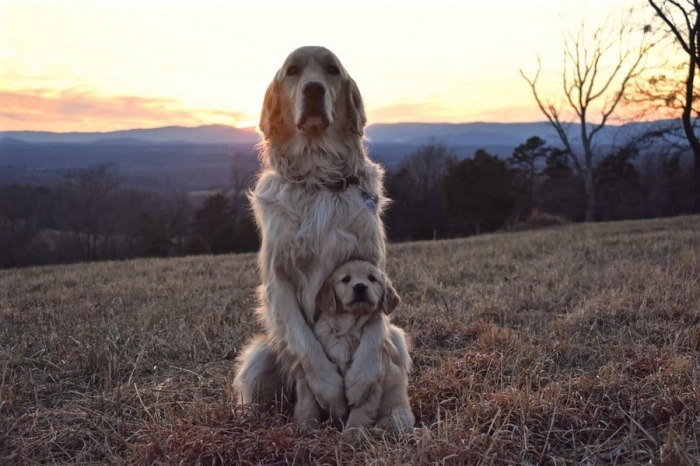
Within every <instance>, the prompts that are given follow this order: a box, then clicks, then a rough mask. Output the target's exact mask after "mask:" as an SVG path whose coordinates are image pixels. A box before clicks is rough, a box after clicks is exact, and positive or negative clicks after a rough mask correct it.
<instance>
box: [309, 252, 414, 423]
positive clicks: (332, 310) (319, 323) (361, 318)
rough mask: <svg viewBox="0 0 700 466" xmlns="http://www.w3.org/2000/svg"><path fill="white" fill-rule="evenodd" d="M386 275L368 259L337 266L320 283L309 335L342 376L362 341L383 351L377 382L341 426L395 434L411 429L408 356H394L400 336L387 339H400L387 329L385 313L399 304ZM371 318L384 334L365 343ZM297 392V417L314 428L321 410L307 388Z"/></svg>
mask: <svg viewBox="0 0 700 466" xmlns="http://www.w3.org/2000/svg"><path fill="white" fill-rule="evenodd" d="M400 301H401V300H400V298H399V295H398V294H397V293H396V290H394V287H393V286H392V285H391V282H390V281H389V279H388V277H387V276H386V275H385V274H384V273H382V272H381V271H380V270H379V269H377V268H376V267H375V266H373V265H372V264H370V263H369V262H364V261H350V262H347V263H345V264H343V265H341V266H340V267H339V268H338V269H337V270H336V271H335V272H334V273H333V274H332V275H331V276H330V277H329V278H328V280H326V282H325V283H324V285H323V286H322V287H321V290H320V291H319V293H318V295H317V296H316V307H317V311H318V313H319V314H318V318H317V320H316V325H315V326H314V334H315V335H316V337H317V338H318V341H319V342H321V345H322V346H323V348H324V349H325V351H326V354H327V355H328V358H329V359H330V360H331V361H332V362H334V363H335V364H336V365H337V366H338V368H339V369H340V373H341V374H342V375H343V376H345V375H346V374H347V373H348V371H349V369H350V367H351V366H352V365H354V364H356V362H355V361H354V360H353V357H354V355H355V352H356V351H357V349H358V348H359V347H360V345H361V344H365V345H368V346H371V347H373V348H376V350H377V351H378V352H379V353H380V354H381V355H382V365H381V371H380V373H381V376H380V380H379V382H378V383H377V384H376V385H375V386H374V387H372V388H371V390H370V392H369V394H368V396H367V398H366V399H365V400H364V401H362V402H361V403H360V404H358V405H351V406H350V415H349V417H348V419H347V422H346V424H345V428H346V430H347V431H348V432H350V430H349V429H352V428H360V429H362V428H367V427H370V426H371V425H372V424H373V423H375V422H377V423H378V425H380V426H382V427H384V428H388V429H390V430H392V431H395V432H398V431H402V430H405V429H409V428H411V427H413V423H414V418H413V413H412V412H411V408H410V406H409V402H408V371H409V367H408V366H406V365H405V364H409V365H410V358H409V357H408V355H407V354H403V355H402V354H399V351H400V349H402V348H405V347H406V346H407V345H406V343H405V339H402V341H401V343H400V345H399V346H398V348H397V346H396V345H395V344H394V341H393V340H392V335H393V336H394V337H395V338H399V337H403V334H402V333H401V331H400V330H398V329H395V328H394V329H392V326H391V324H390V323H389V316H388V314H389V313H390V312H392V311H393V310H394V309H395V308H396V306H398V304H399V302H400ZM373 320H383V321H384V328H385V332H384V334H383V335H381V338H380V339H379V340H376V341H368V340H370V339H371V338H375V337H376V335H371V334H366V333H365V332H364V329H365V327H366V326H367V324H368V323H369V322H371V321H373ZM392 330H393V331H392ZM352 383H353V381H351V380H346V381H345V389H346V390H352V388H353V387H352V386H351V384H352ZM300 388H302V390H303V391H302V392H299V393H297V394H296V395H297V407H299V409H298V412H297V418H298V420H299V421H300V422H302V423H303V424H305V425H310V426H313V425H315V424H316V423H317V422H318V420H319V419H320V418H321V409H320V406H318V403H316V399H315V398H314V396H313V394H312V393H311V392H310V391H309V390H305V389H306V387H304V386H303V385H302V386H301V387H300Z"/></svg>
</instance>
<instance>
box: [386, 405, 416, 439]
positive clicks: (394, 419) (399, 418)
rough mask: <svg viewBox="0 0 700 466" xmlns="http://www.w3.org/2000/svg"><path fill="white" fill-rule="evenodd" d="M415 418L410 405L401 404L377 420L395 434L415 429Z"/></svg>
mask: <svg viewBox="0 0 700 466" xmlns="http://www.w3.org/2000/svg"><path fill="white" fill-rule="evenodd" d="M415 422H416V421H415V418H414V417H413V413H412V412H411V408H410V407H408V406H405V407H404V406H399V407H396V408H393V409H391V410H390V411H389V412H388V413H386V414H385V415H384V416H382V417H381V419H379V421H377V425H378V426H380V427H382V428H384V429H386V430H388V431H389V432H391V433H393V434H399V433H402V432H410V431H411V430H413V426H414V424H415Z"/></svg>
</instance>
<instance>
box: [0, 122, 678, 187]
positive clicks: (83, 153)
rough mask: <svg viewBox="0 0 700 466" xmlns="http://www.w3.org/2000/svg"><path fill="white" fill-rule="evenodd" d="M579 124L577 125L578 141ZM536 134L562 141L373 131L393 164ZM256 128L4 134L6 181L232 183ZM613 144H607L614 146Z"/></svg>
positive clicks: (501, 129)
mask: <svg viewBox="0 0 700 466" xmlns="http://www.w3.org/2000/svg"><path fill="white" fill-rule="evenodd" d="M668 124H669V122H654V123H630V124H627V125H623V126H610V127H606V128H604V129H603V130H602V131H601V132H600V134H599V135H598V138H597V145H598V147H599V148H602V149H606V148H607V147H609V146H610V145H612V144H615V143H616V142H617V143H619V144H621V143H624V142H626V141H628V140H629V139H630V138H631V137H634V136H635V135H638V134H639V133H640V132H642V131H646V130H649V129H651V128H654V127H655V125H657V126H658V125H668ZM576 130H577V128H573V127H572V128H571V135H572V144H577V141H576V134H577V131H576ZM532 136H539V137H541V138H542V139H545V140H546V141H547V142H548V144H550V145H555V146H556V145H558V144H559V140H558V138H557V136H556V134H555V132H554V130H553V129H552V127H551V126H550V125H549V124H548V123H546V122H537V123H459V124H448V123H396V124H377V125H370V126H369V127H368V128H367V130H366V139H367V140H366V144H367V146H368V149H369V156H370V157H371V158H372V159H374V160H376V161H378V162H381V163H382V164H383V165H385V166H387V167H388V168H395V167H397V166H398V165H400V164H401V162H402V161H403V160H404V159H405V158H406V156H407V155H410V154H412V153H414V152H415V151H416V150H417V149H418V148H419V147H420V146H422V145H424V144H426V143H430V142H442V143H444V144H446V145H447V146H448V147H449V148H450V149H451V150H452V151H453V153H454V155H455V156H456V157H458V158H464V157H470V156H472V155H473V154H474V152H476V151H477V150H478V149H485V150H486V151H488V152H489V153H491V154H495V155H498V156H499V157H503V158H506V157H509V156H510V155H511V154H512V153H513V149H514V148H515V147H516V146H517V145H519V144H521V143H523V142H525V141H526V140H527V139H528V138H530V137H532ZM259 140H260V136H259V134H258V133H257V132H255V130H254V129H253V128H245V129H239V128H233V127H230V126H223V125H208V126H199V127H195V128H186V127H181V126H168V127H164V128H153V129H132V130H124V131H113V132H107V133H50V132H44V131H4V132H0V185H3V184H7V183H30V184H53V183H57V182H60V181H61V180H63V179H64V177H65V175H66V173H69V172H73V171H75V170H80V169H84V168H87V167H90V166H95V165H103V164H107V165H111V166H113V167H115V168H116V169H117V170H118V171H119V173H120V174H122V175H123V176H124V177H125V183H127V184H128V185H130V186H134V187H138V188H144V189H149V190H162V191H168V192H175V191H176V192H191V191H198V190H208V189H219V188H223V187H226V186H228V183H229V181H230V177H231V173H232V171H233V170H237V171H240V170H243V171H244V172H249V173H250V172H254V171H256V170H257V169H258V168H259V165H258V164H259V161H258V154H257V150H256V149H255V144H256V143H257V142H258V141H259ZM606 146H607V147H606Z"/></svg>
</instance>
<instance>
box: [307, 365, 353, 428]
mask: <svg viewBox="0 0 700 466" xmlns="http://www.w3.org/2000/svg"><path fill="white" fill-rule="evenodd" d="M318 374H319V375H318V376H315V377H313V378H312V377H308V374H307V380H308V383H309V387H310V388H311V391H312V392H313V394H314V396H315V397H316V400H317V401H318V403H319V404H320V405H321V407H322V408H323V409H325V410H326V411H328V412H329V413H330V415H331V416H332V417H334V418H336V419H343V418H345V416H346V415H347V413H348V402H347V399H346V398H345V384H344V383H343V377H342V376H341V375H340V374H339V373H338V371H337V370H336V366H335V365H334V364H329V367H327V368H326V369H325V370H323V371H320V372H318Z"/></svg>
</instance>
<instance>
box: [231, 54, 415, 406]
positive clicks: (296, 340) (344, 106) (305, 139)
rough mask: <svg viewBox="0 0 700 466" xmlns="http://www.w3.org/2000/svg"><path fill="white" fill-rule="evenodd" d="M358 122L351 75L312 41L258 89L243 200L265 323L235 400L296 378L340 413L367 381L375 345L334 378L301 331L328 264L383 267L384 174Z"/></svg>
mask: <svg viewBox="0 0 700 466" xmlns="http://www.w3.org/2000/svg"><path fill="white" fill-rule="evenodd" d="M365 122H366V118H365V111H364V106H363V103H362V97H361V96H360V92H359V90H358V88H357V85H356V84H355V81H353V80H352V78H350V76H349V75H348V72H347V71H346V70H345V68H344V67H343V65H342V64H341V63H340V61H339V60H338V58H337V57H336V56H335V55H334V54H333V53H332V52H331V51H329V50H327V49H325V48H323V47H302V48H299V49H297V50H295V51H294V52H292V53H291V54H290V55H289V57H288V58H287V59H286V61H285V62H284V64H283V65H282V67H281V68H280V69H279V71H278V72H277V74H276V75H275V78H274V79H273V80H272V83H270V85H269V87H268V89H267V91H266V93H265V100H264V103H263V109H262V113H261V118H260V129H261V131H262V133H263V136H264V141H263V143H262V151H261V157H262V161H263V163H264V169H263V171H262V172H261V174H260V176H259V178H258V180H257V183H256V185H255V188H254V190H253V192H252V193H251V195H250V198H251V203H252V205H253V210H254V213H255V219H256V222H257V224H258V227H259V229H260V232H261V235H262V244H261V250H260V254H259V267H260V272H261V278H262V286H261V288H260V307H259V310H258V315H259V316H260V318H261V320H262V321H263V322H264V324H265V325H266V326H267V330H268V331H267V334H266V335H264V336H261V337H258V338H256V339H254V340H253V341H252V342H251V343H250V344H249V345H248V347H247V348H246V349H245V350H244V351H243V353H242V354H241V356H240V358H239V360H238V363H237V373H236V377H235V380H234V386H235V388H236V389H237V391H238V393H239V395H240V400H241V402H243V403H245V404H248V403H267V402H270V401H271V400H274V399H275V398H277V397H279V395H280V394H281V392H283V394H284V395H287V396H292V397H293V394H294V393H295V392H297V391H298V388H299V387H302V388H304V386H305V385H308V388H309V389H310V391H311V393H313V395H314V397H315V399H316V400H317V402H318V404H319V405H320V407H321V408H322V409H323V410H324V411H325V412H326V413H328V414H330V415H331V416H333V417H334V418H336V419H345V416H346V413H347V412H348V406H355V405H359V404H361V403H362V402H363V401H364V400H365V399H366V398H367V396H368V394H369V393H370V392H371V390H372V388H373V387H374V386H375V385H376V384H377V383H378V382H379V379H380V377H381V368H382V352H381V350H380V349H379V348H377V347H376V346H375V345H369V344H364V341H363V343H361V344H360V346H359V347H358V349H357V351H356V352H355V358H354V362H353V364H352V366H351V367H350V368H349V369H348V371H347V373H346V374H345V377H343V376H342V375H341V374H340V372H339V370H338V367H337V365H336V364H334V363H333V362H331V361H330V360H329V359H328V357H327V356H326V353H325V352H324V350H323V347H322V346H321V343H319V341H318V340H317V339H316V337H315V336H314V333H313V326H314V314H315V300H316V295H317V293H318V291H319V289H320V288H321V285H322V284H323V282H324V281H325V279H326V278H327V277H328V276H329V275H330V274H331V273H332V272H333V271H334V270H335V269H336V268H337V267H338V266H339V265H341V264H343V263H345V262H347V261H348V260H349V259H359V260H365V261H368V262H370V263H371V264H373V265H375V266H377V267H379V268H380V269H384V263H385V249H386V246H385V236H384V227H383V224H382V219H381V214H382V209H383V208H384V206H385V205H386V202H387V200H386V198H385V197H384V192H383V185H382V180H383V176H384V172H383V170H382V168H381V167H380V166H379V165H377V164H375V163H374V162H372V161H371V160H369V158H368V157H367V155H366V154H365V151H364V148H363V146H362V141H361V138H362V134H363V130H364V126H365ZM385 331H386V328H385V322H384V320H382V319H379V320H377V321H376V322H372V323H370V324H369V325H367V326H366V327H365V330H364V332H366V333H367V334H368V335H372V334H373V335H375V338H368V339H367V341H368V342H371V341H381V335H383V334H384V332H385ZM398 339H400V340H401V341H400V342H399V345H400V346H401V345H402V348H401V354H403V355H405V357H408V352H407V350H406V344H405V342H404V340H403V338H402V336H401V335H399V336H398V337H397V340H398ZM403 366H404V367H408V364H403ZM346 386H347V387H350V388H349V389H348V390H346ZM296 408H297V407H295V418H297V419H298V418H299V413H298V412H296V411H298V409H296Z"/></svg>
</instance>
